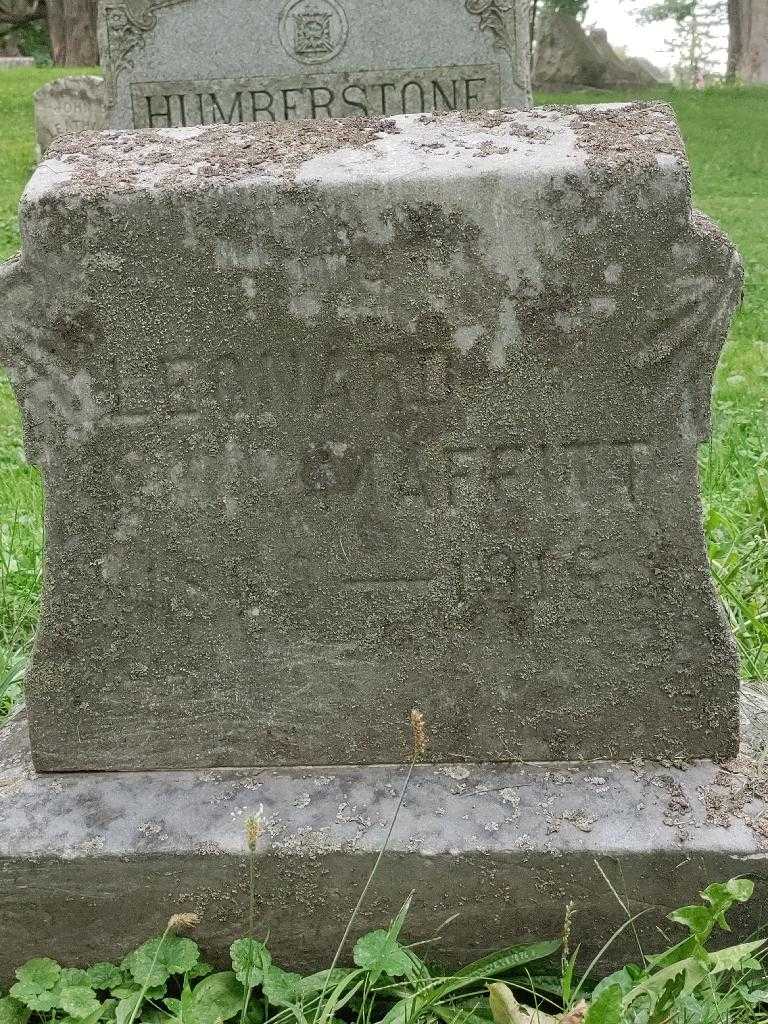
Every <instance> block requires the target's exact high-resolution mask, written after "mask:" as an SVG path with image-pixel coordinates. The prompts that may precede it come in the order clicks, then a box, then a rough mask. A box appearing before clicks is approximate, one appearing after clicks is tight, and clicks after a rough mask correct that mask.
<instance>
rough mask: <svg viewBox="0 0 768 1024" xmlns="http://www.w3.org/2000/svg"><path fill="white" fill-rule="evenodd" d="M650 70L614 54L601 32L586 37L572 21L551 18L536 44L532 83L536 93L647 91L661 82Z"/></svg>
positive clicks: (575, 21) (568, 17)
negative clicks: (550, 90) (644, 89)
mask: <svg viewBox="0 0 768 1024" xmlns="http://www.w3.org/2000/svg"><path fill="white" fill-rule="evenodd" d="M652 68H653V65H650V64H649V65H648V66H646V63H645V62H643V61H640V60H638V59H635V58H634V57H622V56H620V55H619V54H618V53H616V51H615V50H614V49H613V47H612V46H611V44H610V43H609V42H608V35H607V33H606V32H605V31H604V29H591V30H590V32H589V33H588V34H587V33H586V32H585V31H584V29H583V28H582V26H581V24H580V23H579V22H578V21H577V20H576V19H575V18H573V17H571V16H569V15H565V14H555V15H550V16H549V17H548V18H547V19H546V20H545V21H544V25H543V28H542V31H541V34H540V37H539V40H538V43H537V47H536V65H535V68H534V81H535V83H536V86H537V87H538V88H540V89H542V88H543V89H569V88H585V87H589V88H594V89H630V88H648V87H651V86H654V85H658V84H659V83H660V82H661V81H663V76H662V75H661V73H658V72H657V73H656V74H654V73H653V71H652V70H651V69H652Z"/></svg>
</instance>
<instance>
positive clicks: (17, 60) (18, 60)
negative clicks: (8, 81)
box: [0, 57, 35, 71]
mask: <svg viewBox="0 0 768 1024" xmlns="http://www.w3.org/2000/svg"><path fill="white" fill-rule="evenodd" d="M34 66H35V58H34V57H0V71H2V70H3V68H31V67H34Z"/></svg>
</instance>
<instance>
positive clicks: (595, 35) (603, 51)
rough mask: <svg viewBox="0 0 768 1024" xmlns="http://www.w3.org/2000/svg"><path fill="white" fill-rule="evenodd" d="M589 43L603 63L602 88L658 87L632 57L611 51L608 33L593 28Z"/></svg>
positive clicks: (649, 74)
mask: <svg viewBox="0 0 768 1024" xmlns="http://www.w3.org/2000/svg"><path fill="white" fill-rule="evenodd" d="M588 38H589V41H590V42H591V43H592V45H593V46H594V47H595V49H596V50H597V52H598V53H599V54H600V56H601V57H602V58H603V60H604V61H605V69H604V71H603V80H602V85H603V88H606V89H613V88H629V87H632V86H636V87H639V88H643V87H650V86H653V85H658V81H659V80H658V79H657V78H656V76H655V75H652V74H651V73H650V72H649V71H648V69H647V68H646V67H645V66H644V65H643V64H642V63H641V62H640V61H637V60H635V59H634V58H633V57H622V56H620V55H619V54H618V53H616V51H615V50H614V49H613V47H612V46H611V44H610V43H609V42H608V33H607V32H606V31H605V29H602V28H594V29H592V30H591V31H590V33H589V37H588Z"/></svg>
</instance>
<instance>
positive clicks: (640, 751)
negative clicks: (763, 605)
mask: <svg viewBox="0 0 768 1024" xmlns="http://www.w3.org/2000/svg"><path fill="white" fill-rule="evenodd" d="M22 233H23V253H22V255H21V257H20V258H19V259H18V260H16V261H13V262H11V263H10V264H9V265H8V266H7V267H6V268H5V269H4V271H3V274H2V298H3V307H4V309H5V310H6V311H7V313H6V316H5V318H4V321H3V324H2V327H0V355H2V361H3V362H5V363H6V364H7V365H9V366H10V368H11V370H12V379H13V381H14V385H15V389H16V394H17V395H18V398H19V400H20V404H21V406H22V411H23V416H24V423H25V445H26V451H27V454H28V457H29V459H30V460H31V461H32V462H34V463H36V464H37V465H39V466H40V468H41V470H42V473H43V477H44V481H45V488H46V523H47V533H46V544H47V551H46V576H45V587H44V595H43V614H42V623H41V627H40V632H39V636H38V639H37V646H36V649H35V654H34V659H33V663H32V668H31V671H30V674H29V679H28V702H29V711H30V717H31V730H32V740H33V752H34V756H35V759H36V764H37V765H38V767H39V768H42V769H55V768H59V769H61V768H64V769H91V768H101V769H107V770H109V769H116V768H137V767H138V768H156V767H180V766H189V767H191V766H210V765H232V766H242V765H263V764H286V763H287V764H310V765H311V764H314V765H323V764H333V763H342V764H344V763H373V764H375V763H390V762H393V761H398V760H400V759H401V757H402V755H403V752H404V737H403V735H402V728H401V723H402V722H404V721H405V720H407V716H408V712H409V710H410V708H411V707H413V706H414V705H417V706H419V707H420V708H421V709H422V710H423V711H424V712H425V714H426V716H427V718H428V720H429V722H430V727H431V734H432V745H431V747H430V757H431V758H433V759H434V760H436V761H441V760H443V761H453V762H457V761H458V762H460V761H462V760H467V761H474V762H478V761H502V760H509V759H523V760H535V761H547V760H558V759H559V760H585V759H591V758H614V759H617V760H623V761H624V760H633V759H635V758H637V757H641V756H645V757H677V756H679V757H698V756H710V757H713V758H716V757H722V756H727V755H730V754H732V753H733V751H734V748H735V743H736V732H737V705H736V694H737V687H738V672H737V660H736V655H735V651H734V647H733V644H732V641H731V638H730V635H729V631H728V628H727V626H726V623H725V621H724V618H723V615H722V612H721V609H720V606H719V603H718V600H717V598H716V595H715V593H714V591H713V587H712V583H711V581H710V577H709V572H708V566H707V559H706V553H705V547H704V540H703V535H702V527H701V521H700V515H701V509H700V504H699V498H698V490H697V446H698V445H699V444H700V442H702V441H703V440H705V439H706V438H707V436H708V433H709V396H710V387H711V382H712V374H713V370H714V367H715V363H716V361H717V357H718V354H719V351H720V348H721V345H722V343H723V339H724V337H725V334H726V330H727V326H728V322H729V317H730V314H731V312H732V310H733V308H734V306H735V304H736V302H737V301H738V297H739V292H740V287H741V273H740V265H739V261H738V257H737V256H736V254H735V253H734V250H733V248H732V247H731V245H730V244H729V243H728V241H727V240H726V239H725V238H724V237H723V235H722V234H721V233H720V232H719V231H718V230H717V228H716V227H715V226H714V225H713V224H712V223H711V222H710V221H708V220H707V219H706V218H704V217H702V216H701V215H700V214H698V213H696V212H692V211H691V205H690V190H689V171H688V166H687V163H686V160H685V156H684V153H683V150H682V146H681V142H680V138H679V134H678V131H677V128H676V126H675V124H674V121H673V119H672V116H671V113H670V111H669V109H668V108H666V107H664V106H663V105H629V106H617V107H605V108H586V107H585V108H570V109H563V110H557V109H546V110H541V111H531V112H513V111H510V112H502V113H490V114H470V115H468V114H465V113H464V114H462V113H455V114H447V115H416V116H408V117H400V118H396V119H394V120H392V119H372V120H367V121H366V120H341V121H328V122H325V123H324V124H322V125H320V124H319V123H318V124H313V123H312V122H304V123H303V124H301V125H292V124H285V123H283V124H279V123H278V124H272V123H269V124H261V125H245V126H237V127H228V126H216V127H198V128H186V129H158V130H153V131H144V132H112V133H101V134H85V135H80V136H76V137H70V138H67V139H60V140H58V141H57V142H56V143H54V145H53V147H52V149H51V151H50V155H49V159H48V160H47V161H46V162H45V163H44V164H43V165H42V166H41V167H40V168H39V169H38V170H37V172H36V174H35V176H34V177H33V179H32V181H31V183H30V185H29V186H28V188H27V190H26V193H25V195H24V199H23V203H22Z"/></svg>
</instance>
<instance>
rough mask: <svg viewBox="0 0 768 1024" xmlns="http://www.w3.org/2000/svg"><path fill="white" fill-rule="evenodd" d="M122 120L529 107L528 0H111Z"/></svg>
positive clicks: (103, 46)
mask: <svg viewBox="0 0 768 1024" xmlns="http://www.w3.org/2000/svg"><path fill="white" fill-rule="evenodd" d="M99 32H100V51H101V63H102V67H104V69H105V73H106V75H107V83H108V89H109V93H108V95H109V103H110V114H109V118H110V124H111V125H112V126H113V127H119V128H127V127H136V128H145V127H146V128H162V127H168V126H173V125H196V124H213V123H216V122H222V121H228V122H233V123H237V122H249V121H270V120H271V121H288V120H299V119H302V118H328V117H334V118H338V117H360V116H376V115H392V114H404V113H414V112H416V113H418V112H420V111H425V110H432V109H436V110H450V109H455V110H465V109H470V108H471V109H474V108H488V107H502V106H515V107H517V106H528V104H529V103H530V74H529V58H528V52H529V51H528V0H419V3H413V0H387V2H386V3H380V2H379V0H259V2H258V3H257V2H254V0H126V2H124V3H115V2H114V0H101V5H100V29H99Z"/></svg>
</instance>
